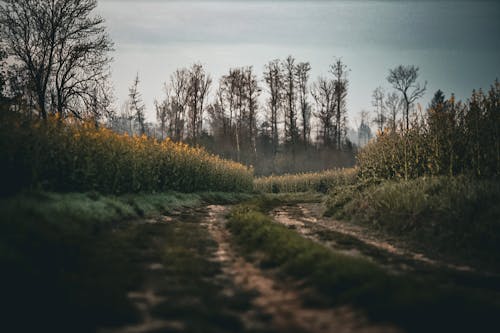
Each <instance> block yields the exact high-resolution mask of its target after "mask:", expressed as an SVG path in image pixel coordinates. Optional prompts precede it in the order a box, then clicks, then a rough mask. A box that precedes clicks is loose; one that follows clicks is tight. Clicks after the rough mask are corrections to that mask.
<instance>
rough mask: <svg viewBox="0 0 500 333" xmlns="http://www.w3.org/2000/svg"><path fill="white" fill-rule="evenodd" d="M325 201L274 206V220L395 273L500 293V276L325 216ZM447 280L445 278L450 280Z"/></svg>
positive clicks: (333, 248)
mask: <svg viewBox="0 0 500 333" xmlns="http://www.w3.org/2000/svg"><path fill="white" fill-rule="evenodd" d="M323 210H324V207H323V206H322V204H321V203H298V204H293V205H284V206H280V207H277V208H275V209H273V210H272V211H271V212H270V214H271V216H272V218H273V220H274V221H276V222H277V223H280V224H283V225H284V226H286V227H288V228H289V229H294V230H295V231H296V232H297V233H299V234H300V235H302V236H303V237H305V238H308V239H310V240H312V241H315V242H317V243H320V244H322V245H325V246H327V247H329V248H331V249H332V250H334V251H336V252H340V253H343V254H346V255H349V256H354V257H363V258H365V259H368V260H370V261H372V262H374V263H376V264H378V265H380V266H382V267H384V268H385V269H386V270H387V271H389V272H392V273H394V274H400V273H418V274H419V275H421V276H436V275H442V276H445V277H446V279H452V280H453V281H454V282H455V283H457V284H459V285H464V286H466V287H468V288H477V289H486V290H492V291H494V292H500V276H499V275H497V274H493V273H489V272H483V271H481V270H478V269H475V268H473V267H470V266H467V265H459V264H455V263H450V262H446V261H444V260H439V259H435V258H431V257H429V256H427V255H425V254H424V253H421V252H418V251H415V250H414V249H411V248H410V247H409V246H407V245H406V244H404V243H403V242H401V241H399V240H398V239H395V238H394V237H388V236H387V235H385V234H382V233H379V232H376V231H374V230H371V229H369V228H367V227H363V226H361V225H357V224H353V223H350V222H346V221H338V220H335V219H332V218H326V217H323ZM446 279H445V280H446Z"/></svg>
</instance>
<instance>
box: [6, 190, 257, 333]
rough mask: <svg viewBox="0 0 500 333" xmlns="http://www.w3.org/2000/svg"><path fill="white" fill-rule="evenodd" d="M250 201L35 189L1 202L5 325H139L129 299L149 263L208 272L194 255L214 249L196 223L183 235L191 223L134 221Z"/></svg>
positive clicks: (70, 328)
mask: <svg viewBox="0 0 500 333" xmlns="http://www.w3.org/2000/svg"><path fill="white" fill-rule="evenodd" d="M246 198H248V195H244V194H231V193H202V194H179V193H164V194H155V195H151V194H148V195H126V196H120V197H114V196H102V195H99V194H97V193H87V194H78V193H74V194H55V193H44V192H35V193H26V194H22V195H18V196H16V197H12V198H9V199H2V200H1V201H0V214H1V216H2V218H1V221H0V230H1V232H0V265H1V267H2V274H0V294H1V295H2V305H3V306H2V309H3V310H2V313H1V314H2V318H4V320H3V322H2V327H3V328H4V329H8V328H11V329H12V330H11V331H19V332H25V331H38V330H42V331H43V330H49V331H51V332H92V331H95V329H96V328H97V327H102V326H109V325H111V326H113V325H123V324H126V323H133V322H136V321H137V320H138V319H139V317H138V313H137V310H136V308H135V307H134V306H133V304H132V303H131V301H130V300H129V299H128V298H127V297H126V295H127V292H128V291H130V290H133V289H136V288H138V286H140V285H141V283H142V281H143V280H144V274H143V271H144V269H143V267H142V266H141V265H143V262H144V261H148V260H153V259H155V256H157V257H158V260H159V261H165V265H166V266H167V267H169V269H174V270H175V269H176V267H177V269H180V268H179V267H181V266H182V267H184V268H182V269H187V270H189V269H191V268H192V269H193V271H192V274H195V275H196V274H198V273H199V274H198V275H203V274H202V272H201V271H197V269H199V270H206V269H208V264H207V263H204V264H203V265H202V264H200V260H201V259H200V258H201V255H200V254H199V253H198V254H197V256H198V257H200V258H198V259H196V260H195V259H193V258H191V257H190V253H192V251H191V249H192V247H196V249H198V250H199V251H202V250H200V249H205V247H207V246H208V245H206V240H203V239H202V238H203V237H201V235H202V232H201V231H200V227H199V226H196V225H194V224H193V225H190V226H189V227H190V230H189V231H182V228H185V227H186V226H188V225H187V224H172V225H169V226H164V227H158V226H155V225H148V224H138V223H136V222H135V221H136V220H138V219H140V218H143V217H148V218H149V217H153V216H155V215H158V214H160V213H168V212H169V211H172V210H174V209H183V210H185V209H189V207H195V206H199V205H201V204H202V202H219V201H221V202H237V201H239V200H242V199H246ZM177 228H181V229H179V230H180V231H179V230H177ZM183 232H184V233H183ZM193 234H196V237H195V236H193ZM205 234H206V233H205ZM204 237H205V238H206V237H208V236H206V235H205V236H204ZM203 251H204V250H203ZM203 251H202V252H201V253H203V254H205V252H203ZM158 253H161V255H158ZM182 253H184V256H182ZM169 260H171V262H168V261H169ZM212 266H213V265H212ZM210 269H212V268H210ZM183 272H184V271H183ZM172 274H173V273H172ZM179 274H180V273H179ZM186 274H187V273H182V274H181V275H182V279H179V281H181V280H186V279H185V278H184V277H185V275H186ZM189 274H191V273H189ZM174 276H176V275H175V274H174ZM198 278H201V277H199V276H198ZM193 279H196V278H195V277H193ZM186 281H187V280H186ZM194 281H195V282H193V283H192V284H193V285H194V284H198V282H199V280H194ZM186 283H187V282H186Z"/></svg>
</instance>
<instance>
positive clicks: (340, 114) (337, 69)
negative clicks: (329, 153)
mask: <svg viewBox="0 0 500 333" xmlns="http://www.w3.org/2000/svg"><path fill="white" fill-rule="evenodd" d="M347 72H348V69H347V66H346V65H345V64H344V63H343V62H342V59H340V58H338V59H337V60H336V61H335V63H334V64H333V65H331V66H330V73H332V74H333V85H334V89H335V92H334V99H335V124H334V135H335V144H336V146H337V149H338V150H340V149H341V148H342V142H343V139H344V137H345V134H346V125H347V109H346V108H347V89H348V85H349V81H348V79H347Z"/></svg>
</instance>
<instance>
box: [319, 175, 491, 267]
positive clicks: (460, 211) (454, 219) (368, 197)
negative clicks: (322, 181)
mask: <svg viewBox="0 0 500 333" xmlns="http://www.w3.org/2000/svg"><path fill="white" fill-rule="evenodd" d="M326 204H327V215H330V216H334V217H337V218H341V219H351V220H353V221H357V222H360V223H364V224H367V225H370V226H372V227H375V228H378V229H381V230H384V231H386V232H388V233H390V234H392V235H395V236H397V237H399V238H402V239H406V240H408V241H412V242H414V243H415V244H416V245H418V246H420V247H422V248H425V249H426V250H428V251H429V250H431V251H434V252H440V253H441V252H444V253H448V254H452V255H454V256H460V257H462V258H464V259H466V260H468V261H476V262H482V263H484V264H485V265H488V266H490V267H492V266H495V265H497V266H498V261H499V256H498V254H499V253H500V182H499V181H496V180H477V179H470V178H467V177H464V176H459V177H431V178H419V179H415V180H410V181H398V182H396V181H386V182H382V183H380V184H378V185H375V186H370V187H355V186H351V187H344V188H338V189H337V190H336V191H332V192H331V193H330V197H329V199H328V200H327V203H326ZM497 268H498V267H497Z"/></svg>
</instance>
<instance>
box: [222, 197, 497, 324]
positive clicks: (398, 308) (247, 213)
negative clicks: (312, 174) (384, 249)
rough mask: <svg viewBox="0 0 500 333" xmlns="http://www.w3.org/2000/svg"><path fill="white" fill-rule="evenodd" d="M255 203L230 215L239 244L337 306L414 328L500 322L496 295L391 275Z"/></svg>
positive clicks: (233, 231) (232, 229) (230, 227)
mask: <svg viewBox="0 0 500 333" xmlns="http://www.w3.org/2000/svg"><path fill="white" fill-rule="evenodd" d="M261 200H263V201H265V200H266V199H265V198H264V199H261ZM256 207H259V205H257V204H255V203H251V204H250V205H242V206H239V207H238V208H236V209H234V210H233V212H232V213H231V216H230V223H229V229H230V230H231V232H232V233H233V234H234V236H235V238H236V240H237V241H238V243H239V244H241V246H242V247H243V249H244V250H245V251H246V252H247V253H248V254H251V253H255V252H264V254H265V255H266V257H267V261H266V262H265V264H266V265H271V266H276V267H280V268H281V269H282V271H283V272H285V273H286V274H289V275H291V276H294V277H296V278H299V279H305V280H306V281H307V283H308V284H309V285H311V286H313V287H314V288H315V289H316V290H318V291H319V292H320V293H321V294H322V295H324V296H325V297H326V298H327V299H328V302H330V303H331V304H333V305H341V304H351V305H353V306H355V307H356V308H358V309H362V310H363V311H364V312H365V313H366V314H367V315H368V316H369V317H370V318H371V319H373V320H380V321H390V322H393V323H395V324H397V325H399V326H401V327H403V328H404V329H406V330H408V331H409V332H422V331H435V332H442V331H460V332H463V331H472V330H477V329H478V328H479V327H484V328H486V327H489V325H492V324H495V325H496V324H498V320H496V319H495V317H496V316H495V313H498V311H499V309H500V307H499V305H498V304H496V303H495V300H494V297H492V298H491V299H485V298H484V297H483V296H481V297H480V296H478V295H475V294H471V293H470V292H465V291H463V290H460V289H457V288H451V287H450V288H449V289H443V288H440V289H438V288H437V287H434V286H433V281H417V280H416V279H415V278H413V277H410V276H394V275H390V274H388V273H386V272H385V271H383V270H382V269H381V268H379V267H378V266H376V265H375V264H373V263H371V262H369V261H367V260H364V259H360V258H354V257H350V256H346V255H343V254H340V253H336V252H334V251H332V250H330V249H328V248H326V247H323V246H321V245H319V244H317V243H314V242H312V241H310V240H307V239H305V238H302V237H301V236H300V235H298V234H297V233H295V232H294V231H292V230H289V229H287V228H286V227H284V226H281V225H279V224H276V223H274V222H273V221H272V220H271V219H270V218H269V217H268V216H267V215H265V214H264V213H263V212H262V210H261V211H259V210H258V209H257V208H256ZM260 207H266V204H265V203H261V204H260ZM493 327H494V326H493Z"/></svg>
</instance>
